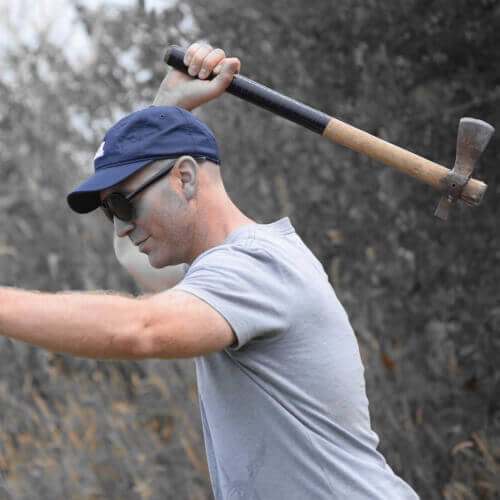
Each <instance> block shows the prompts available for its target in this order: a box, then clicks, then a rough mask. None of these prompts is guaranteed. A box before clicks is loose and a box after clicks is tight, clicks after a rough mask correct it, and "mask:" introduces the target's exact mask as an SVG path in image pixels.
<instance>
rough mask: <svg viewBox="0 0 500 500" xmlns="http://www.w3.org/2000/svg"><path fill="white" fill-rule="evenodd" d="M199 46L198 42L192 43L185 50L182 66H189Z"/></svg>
mask: <svg viewBox="0 0 500 500" xmlns="http://www.w3.org/2000/svg"><path fill="white" fill-rule="evenodd" d="M199 47H200V44H199V43H198V42H195V43H192V44H191V45H190V46H189V47H188V48H187V50H186V53H185V54H184V64H185V65H186V66H189V63H190V62H191V59H192V58H193V56H194V54H195V52H196V51H197V50H198V49H199Z"/></svg>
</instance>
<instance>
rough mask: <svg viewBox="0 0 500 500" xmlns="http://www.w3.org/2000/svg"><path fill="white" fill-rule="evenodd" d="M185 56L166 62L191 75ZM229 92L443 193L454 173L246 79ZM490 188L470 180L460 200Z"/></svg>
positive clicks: (172, 50) (474, 198) (171, 55)
mask: <svg viewBox="0 0 500 500" xmlns="http://www.w3.org/2000/svg"><path fill="white" fill-rule="evenodd" d="M184 54H185V50H184V49H183V48H181V47H178V46H176V45H171V46H170V47H169V48H168V50H167V53H166V54H165V58H164V59H165V62H166V63H167V64H168V65H169V66H172V67H173V68H175V69H177V70H179V71H182V72H183V73H186V74H187V66H185V64H184ZM214 77H215V75H213V74H212V75H211V76H210V77H209V78H214ZM226 92H228V93H230V94H232V95H235V96H237V97H239V98H241V99H243V100H245V101H247V102H250V103H252V104H256V105H257V106H260V107H261V108H264V109H267V110H268V111H271V112H272V113H274V114H276V115H279V116H282V117H283V118H286V119H288V120H290V121H292V122H294V123H297V124H299V125H302V126H303V127H305V128H308V129H309V130H312V131H313V132H316V133H318V134H322V135H323V136H324V137H327V138H328V139H330V140H331V141H334V142H338V143H340V144H343V145H344V146H346V147H348V148H350V149H353V150H354V151H358V152H359V153H363V154H365V155H367V156H369V157H370V158H373V159H375V160H377V161H380V162H381V163H384V164H385V165H389V166H391V167H394V168H397V169H398V170H400V171H401V172H404V173H405V174H407V175H410V176H411V177H414V178H415V179H418V180H420V181H422V182H425V183H426V184H429V185H430V186H434V187H435V188H438V189H441V185H440V180H441V179H442V178H443V177H444V176H445V175H446V174H447V173H448V172H449V171H450V169H448V168H446V167H443V166H442V165H439V164H438V163H434V162H432V161H430V160H427V159H426V158H423V157H422V156H418V155H416V154H414V153H411V152H410V151H407V150H406V149H403V148H400V147H399V146H395V145H394V144H391V143H390V142H387V141H384V140H383V139H380V138H378V137H376V136H374V135H371V134H369V133H367V132H364V131H363V130H360V129H358V128H356V127H353V126H352V125H349V124H347V123H345V122H342V121H340V120H337V119H336V118H333V117H331V116H329V115H327V114H326V113H322V112H321V111H318V110H316V109H314V108H312V107H310V106H307V105H306V104H302V103H301V102H298V101H296V100H295V99H291V98H290V97H287V96H285V95H283V94H280V93H279V92H276V91H274V90H272V89H270V88H268V87H266V86H264V85H261V84H260V83H257V82H254V81H253V80H250V79H249V78H246V77H244V76H241V75H235V76H234V77H233V81H232V82H231V84H230V85H229V87H228V88H227V89H226ZM486 188H487V185H486V184H485V183H484V182H481V181H479V180H476V179H469V181H468V182H467V184H466V185H465V186H464V188H463V190H462V192H461V194H460V198H461V199H462V200H464V201H465V202H466V203H468V204H469V205H479V203H480V202H481V200H482V198H483V195H484V192H485V191H486Z"/></svg>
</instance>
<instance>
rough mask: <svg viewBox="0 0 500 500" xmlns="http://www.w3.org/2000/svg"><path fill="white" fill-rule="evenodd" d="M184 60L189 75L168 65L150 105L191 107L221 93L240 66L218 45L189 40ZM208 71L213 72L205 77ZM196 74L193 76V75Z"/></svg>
mask: <svg viewBox="0 0 500 500" xmlns="http://www.w3.org/2000/svg"><path fill="white" fill-rule="evenodd" d="M184 64H185V65H186V66H189V69H188V72H189V74H190V75H191V76H188V75H185V74H184V73H181V72H180V71H177V70H176V69H173V68H170V69H169V71H168V73H167V75H166V76H165V78H164V79H163V81H162V82H161V85H160V88H159V89H158V93H157V94H156V97H155V100H154V101H153V106H179V107H181V108H184V109H187V110H188V111H192V110H193V109H194V108H196V107H198V106H200V105H202V104H204V103H206V102H208V101H211V100H212V99H215V98H216V97H219V96H220V95H221V94H223V93H224V91H225V90H226V88H227V87H228V86H229V84H230V83H231V81H232V79H233V76H234V74H235V73H239V71H240V66H241V63H240V60H239V59H238V58H236V57H226V54H225V52H224V51H223V50H222V49H213V48H212V47H210V46H207V45H201V44H200V43H193V44H192V45H191V46H190V47H189V48H188V49H187V51H186V55H185V57H184ZM212 72H213V73H215V74H216V75H217V76H216V77H215V78H214V79H213V80H207V79H206V78H207V77H208V76H209V75H210V74H211V73H212ZM196 76H197V77H198V78H197V79H195V78H194V77H196Z"/></svg>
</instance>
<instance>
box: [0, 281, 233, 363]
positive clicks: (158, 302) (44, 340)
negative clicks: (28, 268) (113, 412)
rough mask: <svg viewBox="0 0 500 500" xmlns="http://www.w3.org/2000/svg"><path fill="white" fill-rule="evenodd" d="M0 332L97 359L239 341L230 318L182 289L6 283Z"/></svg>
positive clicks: (194, 351) (191, 352)
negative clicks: (120, 290) (138, 293)
mask: <svg viewBox="0 0 500 500" xmlns="http://www.w3.org/2000/svg"><path fill="white" fill-rule="evenodd" d="M0 334H2V335H4V336H6V337H10V338H12V339H15V340H20V341H22V342H27V343H29V344H34V345H37V346H39V347H43V348H45V349H49V350H51V351H55V352H58V353H62V354H71V355H73V356H80V357H85V358H94V359H117V360H131V359H146V358H165V359H174V358H188V357H196V356H202V355H205V354H209V353H211V352H216V351H219V350H221V349H223V348H225V347H227V346H228V345H230V344H232V343H233V342H234V341H235V336H234V333H233V331H232V329H231V327H230V325H229V324H228V323H227V321H226V320H225V319H224V318H223V317H222V316H221V315H220V314H219V313H218V312H216V311H215V310H214V309H212V307H210V306H209V305H208V304H206V303H205V302H203V301H202V300H200V299H198V298H196V297H194V296H192V295H190V294H188V293H185V292H181V291H168V292H163V293H161V294H156V295H151V296H148V297H144V298H140V299H137V298H132V297H125V296H121V295H113V294H108V293H103V292H100V293H92V292H90V293H84V292H61V293H41V292H32V291H27V290H17V289H13V288H0Z"/></svg>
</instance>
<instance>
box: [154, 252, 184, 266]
mask: <svg viewBox="0 0 500 500" xmlns="http://www.w3.org/2000/svg"><path fill="white" fill-rule="evenodd" d="M148 259H149V263H150V264H151V267H154V268H155V269H162V268H164V267H167V266H173V265H175V264H177V262H169V260H168V259H167V258H163V259H162V258H160V257H158V256H155V253H154V252H151V253H149V254H148Z"/></svg>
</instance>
